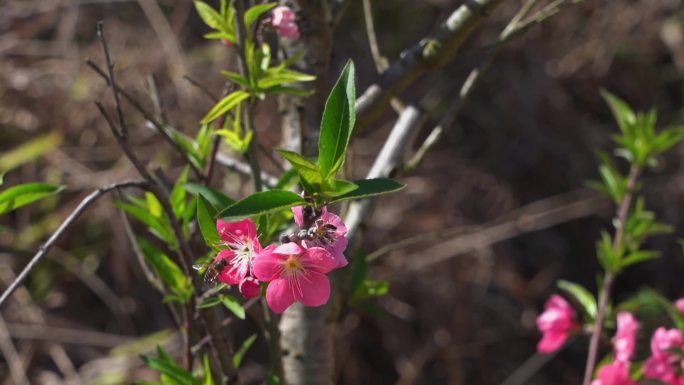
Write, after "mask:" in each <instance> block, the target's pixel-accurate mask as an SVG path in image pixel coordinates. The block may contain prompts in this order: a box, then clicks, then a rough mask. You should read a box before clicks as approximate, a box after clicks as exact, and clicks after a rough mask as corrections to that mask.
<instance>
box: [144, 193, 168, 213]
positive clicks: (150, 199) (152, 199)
mask: <svg viewBox="0 0 684 385" xmlns="http://www.w3.org/2000/svg"><path fill="white" fill-rule="evenodd" d="M145 202H146V207H144V208H146V209H147V210H149V212H150V214H152V215H153V216H154V217H155V218H162V217H163V216H164V208H163V207H162V204H161V202H159V199H157V197H156V196H155V195H154V194H152V193H151V192H149V191H146V192H145Z"/></svg>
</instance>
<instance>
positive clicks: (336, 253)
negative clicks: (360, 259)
mask: <svg viewBox="0 0 684 385" xmlns="http://www.w3.org/2000/svg"><path fill="white" fill-rule="evenodd" d="M348 244H349V240H348V239H347V237H339V238H337V240H335V243H333V244H332V245H330V246H328V247H326V250H328V251H330V254H332V257H333V259H334V260H335V269H339V268H340V267H345V266H347V264H348V263H349V262H348V261H347V258H346V257H345V256H344V251H345V250H346V249H347V245H348Z"/></svg>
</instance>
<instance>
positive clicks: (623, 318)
mask: <svg viewBox="0 0 684 385" xmlns="http://www.w3.org/2000/svg"><path fill="white" fill-rule="evenodd" d="M617 324H618V327H617V332H616V333H615V337H614V338H613V350H614V351H615V361H617V362H629V360H630V359H631V358H632V354H633V353H634V346H635V345H636V335H637V331H638V330H639V322H637V320H636V318H634V315H632V313H629V312H626V311H621V312H620V313H618V315H617Z"/></svg>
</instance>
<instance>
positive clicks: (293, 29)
mask: <svg viewBox="0 0 684 385" xmlns="http://www.w3.org/2000/svg"><path fill="white" fill-rule="evenodd" d="M296 19H297V15H296V14H295V13H294V11H292V9H291V8H290V7H286V6H282V5H281V6H279V7H275V8H273V11H271V26H273V27H274V28H277V29H278V31H279V32H280V34H281V35H283V37H286V38H288V39H298V38H299V28H298V27H297V22H296Z"/></svg>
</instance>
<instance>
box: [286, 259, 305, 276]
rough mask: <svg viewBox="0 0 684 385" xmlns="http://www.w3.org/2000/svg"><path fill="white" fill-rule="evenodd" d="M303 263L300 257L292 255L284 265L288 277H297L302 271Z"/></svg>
mask: <svg viewBox="0 0 684 385" xmlns="http://www.w3.org/2000/svg"><path fill="white" fill-rule="evenodd" d="M302 267H303V266H302V262H300V261H299V256H298V255H290V256H289V257H288V258H287V259H286V260H285V262H284V263H283V269H284V270H285V273H287V274H288V275H295V274H297V273H298V272H299V271H301V270H302Z"/></svg>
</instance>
